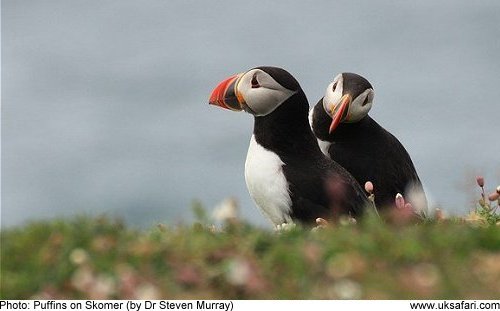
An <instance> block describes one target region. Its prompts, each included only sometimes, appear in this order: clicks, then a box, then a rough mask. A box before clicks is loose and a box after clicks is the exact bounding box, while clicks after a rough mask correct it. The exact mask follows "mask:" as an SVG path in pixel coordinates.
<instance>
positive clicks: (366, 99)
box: [363, 95, 370, 106]
mask: <svg viewBox="0 0 500 311" xmlns="http://www.w3.org/2000/svg"><path fill="white" fill-rule="evenodd" d="M368 97H370V96H368V95H366V97H365V101H364V102H363V106H364V105H366V104H368Z"/></svg>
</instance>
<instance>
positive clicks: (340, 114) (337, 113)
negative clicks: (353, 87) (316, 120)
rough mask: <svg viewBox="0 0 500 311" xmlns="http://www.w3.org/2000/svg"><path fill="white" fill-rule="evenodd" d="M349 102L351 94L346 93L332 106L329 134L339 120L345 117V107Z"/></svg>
mask: <svg viewBox="0 0 500 311" xmlns="http://www.w3.org/2000/svg"><path fill="white" fill-rule="evenodd" d="M350 103H351V95H349V94H346V95H344V96H342V98H341V99H340V104H338V105H337V106H334V107H333V108H332V123H331V124H330V128H329V129H328V133H330V134H331V133H332V132H333V131H334V130H335V129H336V128H337V126H338V125H339V124H340V122H342V119H344V118H345V115H346V114H347V107H349V104H350Z"/></svg>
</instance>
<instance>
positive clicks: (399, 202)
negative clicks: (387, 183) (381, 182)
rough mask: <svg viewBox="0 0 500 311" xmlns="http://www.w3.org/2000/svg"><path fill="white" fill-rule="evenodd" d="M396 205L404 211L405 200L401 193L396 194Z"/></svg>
mask: <svg viewBox="0 0 500 311" xmlns="http://www.w3.org/2000/svg"><path fill="white" fill-rule="evenodd" d="M394 202H395V203H396V207H397V208H399V209H403V208H404V207H405V199H404V198H403V196H402V195H401V193H398V194H396V199H395V200H394Z"/></svg>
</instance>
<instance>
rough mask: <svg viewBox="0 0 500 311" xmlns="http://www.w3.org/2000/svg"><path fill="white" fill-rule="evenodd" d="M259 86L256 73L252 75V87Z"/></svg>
mask: <svg viewBox="0 0 500 311" xmlns="http://www.w3.org/2000/svg"><path fill="white" fill-rule="evenodd" d="M258 87H260V84H259V81H257V75H253V77H252V89H256V88H258Z"/></svg>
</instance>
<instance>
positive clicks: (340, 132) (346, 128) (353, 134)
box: [330, 115, 375, 142]
mask: <svg viewBox="0 0 500 311" xmlns="http://www.w3.org/2000/svg"><path fill="white" fill-rule="evenodd" d="M374 122H375V121H374V120H373V119H372V118H371V117H370V116H369V115H366V116H365V117H364V118H363V119H361V120H359V121H358V122H353V123H340V124H339V125H338V127H337V128H336V129H335V130H334V131H333V133H331V134H330V138H331V140H332V141H339V142H340V141H343V140H349V139H352V138H357V137H359V136H365V137H366V136H368V135H370V134H371V133H372V130H369V128H370V127H372V126H373V123H374Z"/></svg>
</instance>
